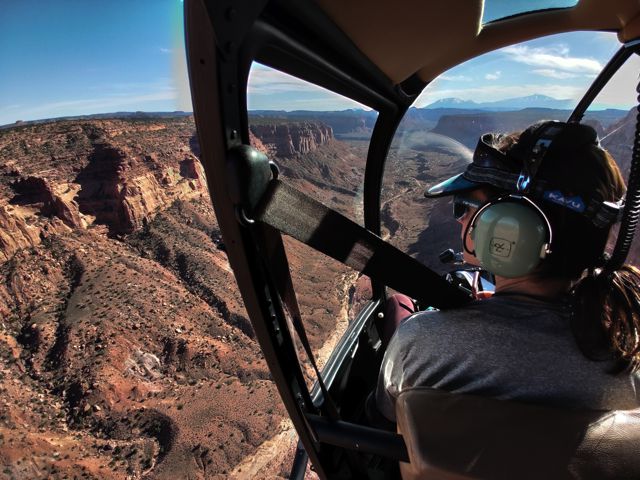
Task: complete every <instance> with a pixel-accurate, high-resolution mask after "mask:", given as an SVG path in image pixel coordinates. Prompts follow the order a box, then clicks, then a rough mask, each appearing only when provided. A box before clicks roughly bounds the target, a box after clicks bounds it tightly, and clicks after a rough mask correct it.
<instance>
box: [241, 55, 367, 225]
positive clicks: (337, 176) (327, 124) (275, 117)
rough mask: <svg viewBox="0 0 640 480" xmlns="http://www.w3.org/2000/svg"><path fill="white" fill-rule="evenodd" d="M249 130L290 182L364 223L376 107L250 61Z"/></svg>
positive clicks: (248, 89) (258, 145) (256, 142)
mask: <svg viewBox="0 0 640 480" xmlns="http://www.w3.org/2000/svg"><path fill="white" fill-rule="evenodd" d="M247 96H248V99H247V103H248V111H249V130H250V133H251V140H252V142H254V146H256V147H257V148H258V149H262V150H263V151H265V152H267V153H268V155H269V156H270V158H271V159H272V160H273V161H275V162H276V164H277V165H278V167H279V168H280V172H281V174H282V175H283V176H284V177H285V178H287V179H288V180H289V181H290V182H292V184H293V185H295V186H297V187H298V188H300V189H301V190H302V191H304V192H306V193H308V194H310V195H311V196H312V197H314V198H315V199H317V200H319V201H321V202H322V203H324V204H325V205H327V206H329V207H331V208H334V209H336V210H338V211H339V212H340V213H342V214H343V215H346V216H347V217H349V218H351V219H352V220H354V221H356V222H358V223H360V224H362V223H363V220H362V187H363V179H364V168H365V162H366V157H367V149H368V147H369V139H370V137H371V131H372V129H373V126H374V124H375V121H376V118H377V112H375V111H372V110H370V109H365V108H364V107H363V106H362V105H360V104H358V103H357V102H354V101H353V100H350V99H347V98H345V97H342V96H340V95H338V94H336V93H333V92H330V91H328V90H325V89H324V88H321V87H318V86H316V85H313V84H311V83H308V82H305V81H303V80H300V79H298V78H295V77H292V76H290V75H287V74H285V73H282V72H279V71H277V70H274V69H272V68H269V67H266V66H264V65H261V64H259V63H254V64H253V66H252V68H251V74H250V75H249V83H248V87H247Z"/></svg>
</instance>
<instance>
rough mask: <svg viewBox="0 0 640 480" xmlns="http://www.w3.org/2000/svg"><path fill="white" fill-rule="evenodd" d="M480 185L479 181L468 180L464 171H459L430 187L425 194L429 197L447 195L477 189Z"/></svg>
mask: <svg viewBox="0 0 640 480" xmlns="http://www.w3.org/2000/svg"><path fill="white" fill-rule="evenodd" d="M478 187H480V184H479V183H476V182H472V181H470V180H467V179H466V178H464V177H463V176H462V173H459V174H458V175H455V176H453V177H451V178H450V179H448V180H445V181H444V182H441V183H439V184H437V185H434V186H433V187H430V188H429V189H428V190H427V191H426V192H424V196H425V197H427V198H436V197H446V196H447V195H453V194H456V193H459V192H467V191H469V190H475V189H476V188H478Z"/></svg>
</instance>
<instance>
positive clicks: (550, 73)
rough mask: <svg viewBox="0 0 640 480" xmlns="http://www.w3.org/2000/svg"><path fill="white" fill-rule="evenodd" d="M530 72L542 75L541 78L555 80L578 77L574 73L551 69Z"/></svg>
mask: <svg viewBox="0 0 640 480" xmlns="http://www.w3.org/2000/svg"><path fill="white" fill-rule="evenodd" d="M532 72H533V73H535V74H537V75H542V76H543V77H549V78H557V79H558V80H565V79H567V78H576V77H577V76H579V75H578V74H576V73H571V72H560V71H558V70H554V69H553V68H538V69H534V70H532Z"/></svg>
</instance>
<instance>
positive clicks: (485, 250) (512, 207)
mask: <svg viewBox="0 0 640 480" xmlns="http://www.w3.org/2000/svg"><path fill="white" fill-rule="evenodd" d="M472 233H473V237H472V239H473V241H474V248H475V255H476V258H478V260H479V261H480V264H481V265H482V267H483V268H485V269H487V270H489V271H490V272H492V273H494V274H496V275H500V276H503V277H507V278H514V277H520V276H523V275H526V274H528V273H531V272H532V271H533V270H534V269H535V268H536V267H537V266H538V264H539V263H540V252H541V251H542V250H543V247H544V245H545V244H546V243H547V242H548V238H549V232H548V228H547V226H546V224H545V222H544V221H543V219H542V218H541V217H540V215H539V214H538V213H537V212H536V211H535V210H534V209H533V208H532V207H530V206H528V205H526V204H523V203H520V202H518V201H511V200H507V201H499V202H497V203H495V204H492V205H490V206H488V207H487V208H485V209H484V211H482V212H481V213H480V215H478V217H477V218H476V220H475V225H474V228H473V229H472Z"/></svg>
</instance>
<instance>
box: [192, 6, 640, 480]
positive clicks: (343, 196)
mask: <svg viewBox="0 0 640 480" xmlns="http://www.w3.org/2000/svg"><path fill="white" fill-rule="evenodd" d="M184 3H185V22H186V35H187V53H188V64H189V75H190V81H191V91H192V97H193V105H194V114H195V120H196V126H197V130H198V136H199V143H200V148H201V154H202V162H203V165H204V167H205V171H206V174H207V181H208V185H209V191H210V192H211V197H212V202H213V205H214V209H215V212H216V216H217V218H218V222H219V225H220V230H221V232H222V235H223V238H224V244H225V247H226V251H227V254H228V257H229V262H230V264H231V266H232V268H233V271H234V273H235V276H236V279H237V282H238V285H239V288H240V291H241V293H242V296H243V299H244V302H245V306H246V308H247V312H248V314H249V317H250V320H251V323H252V326H253V329H254V332H255V336H256V338H257V340H258V342H259V343H260V346H261V349H262V351H263V353H264V357H265V360H266V362H267V364H268V366H269V369H270V371H271V374H272V377H273V379H274V381H275V383H276V385H277V387H278V390H279V393H280V396H281V397H282V401H283V403H284V405H285V407H286V409H287V412H288V414H289V416H290V417H291V420H292V422H293V424H294V426H295V428H296V431H297V433H298V435H299V440H300V441H299V446H298V451H297V453H296V458H295V461H294V464H293V466H292V470H291V478H305V477H304V475H305V471H306V467H307V464H308V463H309V461H310V463H311V465H312V468H313V470H314V471H315V472H316V473H317V475H318V476H319V477H320V478H399V476H402V478H637V477H638V475H640V463H639V460H638V456H637V455H635V453H636V452H637V445H638V444H637V443H636V442H638V441H639V440H640V414H636V413H633V412H602V411H584V410H583V411H570V410H563V409H558V408H551V407H545V406H538V405H528V404H518V403H516V402H504V401H499V400H494V399H491V398H483V397H474V396H463V395H455V394H449V393H446V392H441V391H438V390H434V389H429V388H422V389H412V390H411V391H409V392H407V393H406V394H403V395H401V396H400V398H399V401H398V403H397V404H396V417H397V422H398V423H397V427H396V426H392V427H391V428H392V429H391V430H389V429H388V428H385V426H383V425H380V424H376V423H375V422H374V421H372V419H371V416H370V415H369V414H368V410H369V408H370V403H371V395H370V394H371V392H372V391H373V390H374V389H375V386H376V381H377V377H378V371H379V368H380V365H381V363H382V358H383V355H384V350H385V346H386V345H385V342H384V341H382V331H383V329H384V321H385V318H384V317H385V315H384V312H385V302H386V299H387V298H388V296H389V295H390V292H393V291H395V292H400V293H402V294H405V295H407V296H409V297H411V298H412V299H415V300H416V302H417V304H418V305H419V306H420V308H422V309H425V308H430V309H442V310H446V309H448V308H452V307H456V306H461V305H464V304H465V303H466V302H469V301H470V300H471V299H472V298H474V297H475V298H479V295H480V294H481V293H485V294H486V295H487V296H490V294H491V291H492V289H493V288H494V285H493V284H494V279H493V278H492V276H491V274H490V273H488V272H486V271H482V270H479V269H477V268H475V267H473V268H469V267H467V266H466V265H463V261H462V258H461V256H460V254H458V253H457V251H456V250H459V248H457V247H456V248H455V249H450V248H451V247H452V246H453V245H452V238H454V239H455V233H454V232H455V228H456V227H455V221H453V220H452V219H450V218H447V219H446V220H445V214H443V213H442V212H443V211H445V210H447V211H448V209H450V208H451V203H450V199H442V200H437V201H433V200H429V199H425V198H424V197H423V196H422V191H424V187H425V186H426V183H429V184H434V183H437V182H438V181H441V180H444V179H445V178H447V177H448V176H450V174H451V172H452V171H453V170H455V169H456V168H458V169H459V168H460V166H461V165H465V164H467V163H469V162H470V157H471V154H472V148H473V144H474V142H475V141H476V140H477V138H478V135H479V134H482V133H485V132H486V131H490V130H496V129H503V130H506V131H513V130H516V129H522V128H524V127H525V126H526V125H529V124H531V123H533V122H534V121H537V120H541V119H549V117H548V116H549V115H550V114H551V113H550V112H551V110H550V109H549V108H547V107H549V105H551V104H548V103H545V102H549V101H550V97H545V98H542V97H541V96H533V97H532V98H529V99H528V101H529V102H530V103H520V104H518V105H516V106H513V105H511V106H508V107H507V106H504V105H501V104H500V102H497V101H495V102H493V104H492V105H491V106H489V107H487V106H486V105H485V106H484V107H481V106H480V104H479V103H474V102H471V103H470V104H469V105H467V107H468V109H469V110H468V112H469V113H470V114H472V115H476V116H475V117H473V118H472V119H471V120H470V121H469V122H467V123H465V124H464V126H463V130H462V131H461V132H460V135H459V136H458V137H457V138H456V139H455V141H454V140H452V139H451V138H449V137H448V136H447V133H446V132H447V130H446V128H447V124H446V122H447V121H448V122H449V126H451V125H452V124H453V125H454V127H455V123H456V121H458V120H459V118H458V117H456V116H455V115H450V114H452V113H455V110H456V108H460V105H459V104H458V105H455V104H452V103H451V102H449V103H447V102H446V101H445V97H440V100H439V102H440V103H437V101H436V103H437V104H436V105H435V106H433V107H432V108H431V109H430V110H429V109H422V108H416V107H415V105H416V101H417V99H418V98H420V95H421V94H422V93H423V92H429V91H430V89H431V88H432V87H433V86H434V85H437V84H440V85H442V84H443V81H445V85H446V81H450V80H452V79H454V78H455V79H457V80H459V81H462V82H465V81H469V80H468V79H465V78H463V77H464V75H460V74H458V73H457V72H456V70H455V69H456V67H457V66H459V65H461V64H464V63H465V62H472V63H473V62H476V64H474V65H475V67H474V68H477V69H478V72H480V73H479V75H482V76H484V77H485V78H487V79H488V80H491V79H493V80H495V79H497V78H498V77H499V76H500V75H501V74H502V71H501V70H500V67H497V66H495V65H494V64H493V63H491V64H490V67H491V70H489V67H488V66H486V65H484V66H483V65H482V63H481V61H480V60H479V59H481V58H483V55H485V54H490V53H492V52H496V51H501V52H502V55H511V56H512V57H517V58H518V59H520V60H521V61H522V62H525V61H528V62H529V65H534V66H535V68H537V71H538V73H539V75H541V76H545V77H555V78H556V79H559V78H561V79H562V80H566V81H569V82H574V83H575V82H578V79H577V78H578V77H580V78H581V80H580V81H582V82H587V83H583V86H582V87H576V86H575V85H572V86H571V88H572V90H571V92H573V93H572V95H574V96H575V95H577V94H576V93H575V92H576V91H581V92H582V98H581V100H580V101H578V102H572V103H571V104H569V103H566V102H565V103H563V104H562V105H560V106H558V104H553V106H551V107H550V108H551V109H553V115H559V116H560V118H555V119H556V120H564V121H566V122H568V123H579V122H585V123H589V122H591V123H592V124H594V125H595V124H597V125H600V127H602V125H604V126H605V127H608V126H612V125H618V124H617V123H616V122H617V121H619V120H620V117H619V116H618V117H616V116H615V115H613V114H612V110H611V109H604V110H600V111H598V112H595V113H594V112H593V111H592V110H590V106H591V105H592V104H593V103H594V100H596V99H597V98H599V95H601V93H602V92H603V91H606V89H607V88H614V89H617V88H618V85H619V82H617V80H616V78H619V76H620V75H622V74H624V76H625V78H627V79H628V78H632V82H634V85H633V88H635V83H637V72H638V58H639V57H638V53H640V6H639V5H638V3H637V2H636V1H635V0H616V1H612V2H606V3H605V2H598V1H596V0H580V1H578V2H566V1H565V2H562V1H560V2H558V1H555V2H554V1H550V2H544V3H545V5H544V9H538V7H536V10H531V9H529V10H528V11H524V12H510V14H509V16H506V17H504V16H502V17H499V18H496V17H494V18H491V17H486V16H485V17H483V11H489V10H490V8H489V7H488V6H487V5H486V3H487V4H488V3H491V2H489V1H488V0H487V1H486V2H485V1H483V0H474V1H468V0H465V1H457V2H453V3H452V2H440V1H428V2H410V1H403V2H400V3H398V2H394V3H390V2H363V1H358V2H348V3H344V2H338V1H335V0H317V1H311V0H309V1H306V0H305V1H290V0H271V1H267V0H262V1H257V2H243V3H242V4H238V3H237V2H232V1H230V0H216V1H214V0H211V1H209V0H187V1H185V2H184ZM566 32H583V33H582V35H584V37H581V38H585V39H586V38H587V35H609V37H611V36H617V37H616V38H617V42H616V43H617V46H616V49H615V52H611V55H610V59H609V61H608V63H607V64H606V65H604V67H603V66H602V65H601V64H600V63H598V62H597V61H595V60H592V61H591V63H589V62H586V63H585V64H583V65H582V66H581V67H580V68H582V70H579V72H578V74H576V73H575V72H569V71H567V70H562V68H556V69H554V68H553V67H554V66H558V65H560V64H561V63H562V61H564V62H571V61H572V59H571V58H568V57H567V56H566V55H565V56H564V57H563V56H562V55H559V56H556V57H552V56H551V55H548V52H544V51H543V50H542V49H540V48H537V49H536V47H535V46H531V45H530V44H526V43H525V42H528V41H535V40H536V39H540V38H544V37H547V36H550V35H557V34H565V33H566ZM584 32H590V33H588V34H587V33H584ZM609 45H611V43H610V44H609ZM585 48H589V47H588V46H586V47H585ZM500 49H502V50H500ZM532 58H533V60H532ZM585 58H587V59H588V58H590V57H589V55H586V56H585ZM527 59H528V60H527ZM558 59H559V60H558ZM493 61H494V60H491V62H493ZM531 62H534V63H533V64H532V63H531ZM553 62H556V63H553ZM557 62H560V63H557ZM481 67H482V68H481ZM484 67H486V68H484ZM483 68H484V69H483ZM620 72H622V73H620ZM259 74H262V75H266V76H271V77H272V78H277V79H280V80H279V81H280V87H279V88H280V89H281V90H279V91H280V92H282V89H284V90H285V91H286V90H294V91H295V90H299V91H301V92H302V93H301V96H304V89H302V88H301V87H300V83H299V82H302V81H304V82H306V83H308V84H311V85H314V86H317V87H321V88H322V89H326V91H330V92H334V93H335V94H337V95H340V96H341V97H342V98H344V99H347V100H348V101H350V102H352V103H351V105H352V108H356V109H358V113H357V115H356V116H357V118H355V120H354V118H353V117H354V114H353V111H354V110H347V109H343V110H341V109H340V108H341V107H333V108H327V109H326V111H329V110H331V115H329V114H328V113H327V112H326V111H325V114H326V115H325V118H324V119H323V121H322V122H321V123H320V124H317V123H313V122H310V121H309V118H310V116H311V115H310V114H309V112H308V111H307V110H302V109H300V110H297V109H296V108H295V104H291V106H290V107H283V108H278V107H276V108H273V107H272V108H269V104H268V103H262V100H261V98H262V99H267V100H269V99H271V100H273V99H275V98H276V97H277V95H278V91H276V90H266V91H264V95H263V97H261V98H258V97H257V96H256V95H257V94H256V92H259V91H260V89H259V86H260V85H259V78H260V76H259ZM285 74H286V76H282V77H280V76H279V75H285ZM522 81H524V80H522ZM588 83H590V85H588ZM612 85H614V86H613V87H611V86H612ZM481 90H482V89H481V88H478V89H477V92H478V95H480V93H481ZM489 90H490V88H489V87H487V88H485V89H484V90H483V91H484V92H487V91H489ZM494 90H495V87H494ZM568 91H569V90H564V91H563V92H561V93H558V95H562V94H566V93H567V92H568ZM543 93H544V92H543ZM323 98H325V97H323ZM551 100H553V99H551ZM325 101H327V100H325ZM250 104H251V105H250ZM336 105H340V106H344V105H347V104H345V103H340V104H336ZM633 106H637V104H634V105H633ZM465 108H466V107H465ZM487 109H488V110H487ZM436 110H437V112H436ZM487 111H491V112H492V113H491V114H490V115H489V114H487V113H486V112H487ZM448 114H449V115H448ZM350 115H351V116H350ZM447 115H448V116H447ZM444 117H446V118H444ZM628 118H629V119H631V118H633V129H634V132H635V133H634V134H633V136H634V140H633V142H634V144H633V151H632V145H631V144H628V145H626V146H624V147H622V148H623V149H626V152H627V153H626V155H628V156H629V165H628V170H629V171H630V172H631V173H629V177H628V179H627V185H628V193H627V197H626V203H625V204H624V208H621V211H620V217H621V226H620V229H619V233H618V236H617V241H615V242H612V244H611V246H612V254H611V261H612V262H619V263H620V264H621V263H622V262H624V260H625V259H626V257H627V255H628V253H629V249H630V247H631V243H632V240H633V234H634V231H635V227H636V225H637V222H638V216H639V215H640V207H639V206H638V205H639V203H640V183H639V182H640V175H639V173H640V160H639V159H638V156H639V155H640V151H639V148H640V147H639V146H638V137H639V136H640V134H639V133H638V125H637V123H638V122H637V120H636V119H635V116H632V115H629V116H628ZM347 124H348V126H345V125H347ZM328 125H330V127H328ZM470 125H472V127H470ZM456 128H457V127H456ZM602 128H604V127H602ZM620 128H622V127H620ZM625 128H627V127H625ZM283 129H284V130H286V131H284V132H283ZM301 131H304V132H306V133H305V135H306V137H305V136H304V135H303V134H301ZM604 131H605V130H603V132H604ZM609 131H611V130H607V132H609ZM303 137H304V138H303ZM283 138H284V140H283ZM333 138H340V139H347V140H349V142H350V147H349V148H348V149H347V148H344V147H343V146H341V145H334V144H333V143H331V142H332V141H333V140H332V139H333ZM320 143H329V144H331V145H333V147H332V149H331V150H330V155H331V157H330V158H331V160H327V158H329V157H322V156H320V155H318V154H317V153H314V152H315V150H314V148H315V145H316V144H320ZM300 159H304V160H305V161H304V162H300V161H299V160H300ZM329 162H332V163H331V165H329ZM337 164H339V165H340V169H332V166H334V165H337ZM310 171H313V172H312V173H313V175H311V174H309V172H310ZM314 175H315V177H314ZM418 190H420V195H418V196H419V200H412V201H408V200H407V199H408V198H414V197H416V195H414V194H415V192H417V191H418ZM429 202H431V203H429ZM420 218H422V219H425V218H428V219H429V221H428V223H427V224H425V223H424V222H422V223H421V220H419V219H420ZM398 232H400V233H401V234H398ZM452 235H453V236H452ZM293 242H295V244H296V245H302V246H303V247H304V248H302V247H297V246H296V247H295V248H292V247H291V245H292V243H293ZM614 243H615V246H614V245H613V244H614ZM418 246H420V248H418ZM439 254H440V255H439ZM303 260H304V261H303ZM305 262H306V263H305ZM320 263H327V264H329V265H331V266H330V267H329V268H330V269H331V275H330V276H329V277H327V278H329V279H330V282H331V287H330V288H329V289H328V290H326V291H325V290H321V289H320V287H316V290H314V289H313V285H316V284H314V283H313V282H312V283H310V284H309V285H312V287H300V285H302V283H303V282H302V281H301V280H300V279H299V277H300V276H305V275H306V276H311V277H321V276H322V274H321V273H319V272H320V270H316V269H315V268H314V267H309V265H312V266H313V265H315V264H320ZM300 265H306V267H305V268H306V270H304V271H294V270H296V268H297V267H299V266H300ZM294 266H295V267H296V268H292V267H294ZM344 266H346V267H349V268H348V269H346V268H344ZM304 288H306V289H307V290H305V291H304V295H306V296H307V297H310V298H312V300H311V301H309V302H308V304H304V305H302V302H301V301H300V298H299V297H300V296H301V292H302V290H303V289H304ZM327 292H329V293H327ZM330 295H333V297H332V298H334V297H335V298H338V297H342V298H344V297H349V298H350V299H351V300H352V302H351V303H352V304H357V308H356V306H354V307H353V308H351V307H347V308H337V309H336V310H331V309H329V308H328V307H327V302H328V301H329V300H327V298H329V296H330ZM338 304H340V302H338ZM329 319H330V321H331V322H333V323H329V324H330V325H334V328H335V330H336V332H333V333H334V334H333V335H332V339H331V341H327V339H326V338H325V337H326V335H325V337H323V336H322V335H321V334H319V333H318V332H317V331H316V330H322V328H323V325H326V323H323V322H328V321H329ZM338 324H340V325H341V326H340V328H338V327H337V325H338ZM323 343H324V346H323V345H321V344H323ZM320 346H321V347H322V348H320ZM320 350H322V351H323V353H320ZM399 465H400V467H399Z"/></svg>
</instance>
